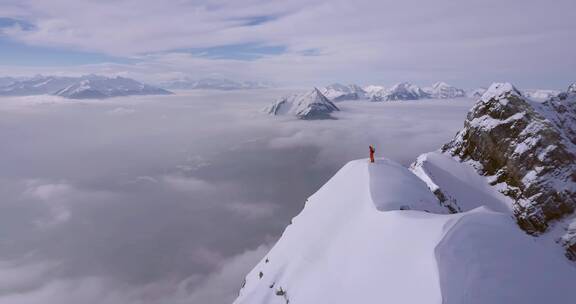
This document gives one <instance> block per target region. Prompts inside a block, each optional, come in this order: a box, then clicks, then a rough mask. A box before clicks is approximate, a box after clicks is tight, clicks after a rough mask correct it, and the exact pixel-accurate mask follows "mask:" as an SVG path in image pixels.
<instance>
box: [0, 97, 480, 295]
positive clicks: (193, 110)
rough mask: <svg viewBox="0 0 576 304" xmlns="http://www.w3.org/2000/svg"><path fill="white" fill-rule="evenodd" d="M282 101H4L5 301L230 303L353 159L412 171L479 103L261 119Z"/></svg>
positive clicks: (345, 105)
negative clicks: (373, 157)
mask: <svg viewBox="0 0 576 304" xmlns="http://www.w3.org/2000/svg"><path fill="white" fill-rule="evenodd" d="M285 93H286V91H284V90H280V89H275V90H258V91H240V92H215V91H194V92H178V94H176V95H174V96H160V97H158V96H150V97H123V98H115V99H110V100H98V101H96V100H95V101H69V100H64V99H60V98H56V97H49V96H34V97H14V98H2V99H1V100H0V142H1V143H2V144H0V156H1V157H0V164H1V165H0V168H1V169H0V197H1V198H2V199H1V200H0V304H20V303H59V304H68V303H69V304H76V303H84V304H91V303H99V304H102V303H104V304H116V303H118V304H120V303H122V304H136V303H143V304H144V303H203V304H211V303H230V302H232V301H233V299H234V298H235V296H236V294H237V292H238V289H239V288H240V286H241V283H242V280H243V277H244V275H245V274H246V273H247V272H248V271H249V270H250V268H251V267H252V266H253V265H254V264H255V263H256V262H257V261H258V260H259V259H261V258H262V257H263V256H264V255H265V254H266V252H267V250H268V249H269V248H270V246H271V245H272V244H273V243H274V241H275V240H276V239H277V238H278V237H279V235H280V234H281V233H282V231H283V229H284V227H285V226H286V225H287V224H288V223H289V222H290V219H291V218H292V217H294V216H295V215H296V214H297V213H298V212H299V211H300V210H301V208H302V207H303V204H304V202H305V200H306V198H307V197H308V196H309V195H311V194H312V193H313V192H314V191H315V190H317V189H318V188H319V187H320V186H321V185H322V184H323V183H324V182H326V180H327V179H328V178H330V176H332V175H333V174H334V173H335V172H336V171H337V170H338V169H339V168H340V167H341V166H342V165H343V164H344V163H346V162H347V161H349V160H352V159H356V158H364V157H366V156H367V150H368V145H369V144H374V145H375V146H376V149H377V156H385V157H389V158H391V159H393V160H396V161H398V162H400V163H402V164H404V165H408V164H410V163H411V162H412V161H413V160H414V159H415V158H416V157H417V156H418V155H419V154H420V153H423V152H427V151H431V150H435V149H438V148H439V147H440V146H441V145H442V144H443V143H445V142H447V141H448V140H449V139H450V138H451V137H452V136H454V134H455V133H456V132H457V130H458V129H459V128H461V126H462V125H463V121H464V117H465V114H466V112H467V111H468V109H469V108H470V107H471V105H472V101H471V100H467V99H458V100H444V101H440V100H436V101H433V100H424V101H414V102H412V101H410V102H408V101H405V102H389V103H369V102H367V101H348V102H341V103H338V106H340V107H341V109H342V110H343V111H342V112H340V113H337V114H336V115H335V116H336V118H337V119H336V120H322V121H299V120H295V119H292V118H278V117H269V116H266V115H263V114H262V113H260V112H259V110H260V109H261V108H262V107H263V106H265V105H267V104H268V103H270V102H272V101H274V99H275V98H277V97H279V96H280V95H282V94H285Z"/></svg>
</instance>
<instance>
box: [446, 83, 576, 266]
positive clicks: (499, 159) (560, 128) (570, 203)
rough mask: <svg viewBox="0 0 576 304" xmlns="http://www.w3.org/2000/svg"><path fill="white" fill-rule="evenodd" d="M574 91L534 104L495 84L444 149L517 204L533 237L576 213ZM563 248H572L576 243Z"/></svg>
mask: <svg viewBox="0 0 576 304" xmlns="http://www.w3.org/2000/svg"><path fill="white" fill-rule="evenodd" d="M575 88H576V86H574V85H572V86H570V88H569V90H568V91H567V92H565V93H562V94H560V95H559V96H558V97H554V98H552V99H549V100H548V101H546V102H544V103H535V102H532V101H530V100H527V99H526V98H524V97H523V96H522V94H521V93H520V92H519V91H518V90H517V89H516V88H514V86H512V85H511V84H509V83H496V84H493V85H492V86H491V87H490V88H489V89H488V90H487V91H486V93H485V94H484V95H483V96H482V98H481V99H480V101H479V102H478V103H477V104H476V105H475V106H474V107H473V108H472V110H471V111H470V112H469V113H468V116H467V119H466V121H465V124H464V128H463V129H462V130H461V131H460V132H459V133H458V134H457V135H456V137H455V138H454V140H452V141H451V142H450V143H448V144H446V145H445V146H444V147H443V148H442V150H443V152H445V153H449V154H451V155H453V156H455V157H457V158H459V159H460V160H462V161H471V162H472V163H474V165H475V167H476V169H477V170H478V172H479V173H480V174H482V175H486V176H492V177H493V179H492V180H493V184H494V185H496V184H499V186H502V187H499V189H502V190H501V192H502V193H504V194H505V195H507V196H509V197H511V198H513V200H514V201H515V203H514V215H515V217H516V220H517V222H518V224H519V225H520V227H521V228H522V229H524V230H525V231H526V232H528V233H531V234H539V233H542V232H544V231H546V230H547V229H548V227H549V225H550V223H551V222H552V221H554V220H557V219H560V218H563V217H565V216H567V215H569V214H571V213H573V211H574V209H575V207H576V92H575V91H574V89H575ZM575 235H576V233H575ZM572 241H574V242H572ZM564 243H565V244H567V245H568V247H569V246H573V244H574V243H576V239H575V238H570V237H567V238H565V240H564ZM570 244H572V245H570ZM574 249H576V248H574ZM574 252H576V250H574ZM574 256H575V257H576V255H574Z"/></svg>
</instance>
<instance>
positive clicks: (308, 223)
mask: <svg viewBox="0 0 576 304" xmlns="http://www.w3.org/2000/svg"><path fill="white" fill-rule="evenodd" d="M438 205H439V202H438V201H437V199H436V198H435V196H434V195H433V194H432V193H431V192H430V190H429V189H428V187H427V186H426V183H425V182H423V181H422V180H421V179H419V178H418V177H417V176H416V175H415V174H414V173H412V172H411V171H409V170H408V169H406V168H404V167H402V166H400V165H399V164H397V163H395V162H393V161H390V160H387V159H378V160H377V162H376V163H375V164H370V163H369V162H368V161H367V160H356V161H352V162H350V163H348V164H347V165H345V166H344V167H343V168H342V169H341V170H340V171H338V173H337V174H336V175H335V176H334V177H332V178H331V179H330V180H329V181H328V182H327V183H326V184H325V185H324V186H323V187H322V188H320V189H319V190H318V191H317V192H316V193H315V194H314V195H312V196H311V197H310V198H309V200H308V201H307V203H306V206H305V207H304V210H303V211H302V212H301V213H300V214H299V215H298V216H296V217H295V218H294V219H293V222H292V224H291V225H289V226H288V227H287V228H286V230H285V231H284V233H283V235H282V237H281V238H280V240H279V241H278V242H277V243H276V245H275V246H274V247H273V248H272V250H271V251H270V252H269V253H268V254H267V255H266V256H265V257H264V259H263V260H262V261H260V263H258V264H257V265H256V267H255V268H254V269H253V270H252V271H251V272H250V273H249V274H248V275H247V277H246V281H245V285H244V287H243V288H242V289H241V290H240V294H239V297H238V298H237V300H236V301H235V302H234V303H235V304H264V303H266V304H268V303H269V304H276V303H278V304H285V303H293V304H294V303H296V304H318V303H331V304H338V303H343V304H344V303H345V304H349V303H362V304H369V303H395V304H399V303H410V304H411V303H414V304H426V303H438V304H440V303H442V304H462V303H466V304H477V303H478V304H480V303H490V304H510V303H523V304H526V303H573V295H574V292H573V290H572V289H573V288H572V287H571V285H573V282H576V271H574V269H573V268H572V266H571V265H570V264H569V262H568V260H567V259H565V258H564V257H563V256H562V254H561V253H560V251H554V250H551V249H549V247H548V248H547V247H545V246H543V245H542V244H540V243H539V242H538V241H537V240H536V239H534V238H532V237H530V236H528V235H526V234H525V233H524V232H522V231H521V230H520V229H519V228H517V226H516V224H515V223H514V221H513V219H512V218H511V217H510V216H508V215H506V214H505V213H498V212H496V211H492V210H490V209H488V208H486V207H479V208H475V209H473V210H471V211H467V212H463V213H458V214H437V213H431V212H434V211H437V210H438V209H437V207H438ZM407 207H408V208H410V209H412V210H400V209H408V208H407ZM424 210H427V211H430V212H427V211H424ZM512 253H513V254H512Z"/></svg>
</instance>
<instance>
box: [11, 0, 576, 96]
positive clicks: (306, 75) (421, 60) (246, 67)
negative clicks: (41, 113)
mask: <svg viewBox="0 0 576 304" xmlns="http://www.w3.org/2000/svg"><path fill="white" fill-rule="evenodd" d="M574 11H576V2H574V1H572V0H570V1H569V0H558V1H555V2H554V5H551V4H549V3H545V2H541V1H522V0H507V1H496V0H487V1H483V2H481V3H480V2H479V3H476V2H470V3H465V4H464V3H463V4H461V5H454V3H453V1H450V0H439V1H436V2H434V3H430V2H428V1H424V0H408V1H388V0H385V1H373V0H356V1H350V0H332V1H327V0H307V1H304V0H292V1H282V2H277V1H274V2H270V1H265V0H238V1H233V2H221V1H211V0H198V1H172V2H166V3H164V2H159V1H153V0H122V1H114V0H110V1H77V0H54V1H42V0H18V1H16V0H4V1H2V2H1V3H0V12H2V13H1V14H0V67H2V71H3V72H2V73H3V74H19V75H21V74H26V73H28V74H36V73H37V72H41V73H51V72H58V73H66V72H71V73H84V72H85V73H108V74H114V73H117V74H123V75H127V76H130V77H134V78H137V79H140V80H144V81H149V82H156V81H164V80H168V79H170V78H174V77H182V76H187V77H192V78H202V77H203V76H214V75H217V76H221V77H225V78H232V79H237V80H263V81H272V82H276V83H284V84H287V85H293V84H297V85H306V86H309V85H323V84H327V83H331V82H354V83H359V84H381V85H392V84H394V83H397V82H401V81H411V82H414V83H417V84H421V85H426V84H430V83H434V82H436V81H439V80H442V81H446V82H449V83H452V84H455V85H458V86H462V87H477V86H487V85H489V83H490V82H492V81H510V82H513V83H516V84H517V85H518V86H520V87H525V88H535V87H543V88H564V87H565V86H566V85H567V84H568V83H570V82H571V81H574V79H570V78H571V77H574V76H573V71H574V70H575V69H576V56H573V54H574V53H576V41H575V39H570V38H569V37H574V35H575V33H576V18H573V12H574ZM536 21H537V22H536ZM552 46H553V47H552Z"/></svg>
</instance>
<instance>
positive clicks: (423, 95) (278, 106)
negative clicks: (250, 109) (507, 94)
mask: <svg viewBox="0 0 576 304" xmlns="http://www.w3.org/2000/svg"><path fill="white" fill-rule="evenodd" d="M486 91H487V89H486V88H477V89H473V90H469V91H466V90H464V89H461V88H457V87H455V86H452V85H449V84H447V83H445V82H437V83H435V84H433V85H432V86H430V87H419V86H417V85H414V84H412V83H409V82H401V83H398V84H396V85H393V86H392V87H390V88H386V87H384V86H380V85H368V86H365V87H361V86H359V85H355V84H349V85H343V84H339V83H334V84H331V85H329V86H326V87H323V88H319V89H316V88H315V89H314V90H313V91H311V92H308V93H305V94H300V95H293V96H286V97H282V98H280V99H279V100H278V101H276V102H274V104H272V105H271V106H269V107H267V108H266V112H267V113H268V114H269V115H275V116H279V115H293V116H296V117H298V118H300V119H317V118H322V119H324V118H327V117H330V113H332V112H334V111H338V110H339V109H338V108H337V107H336V105H334V102H341V101H347V100H365V101H372V102H383V101H398V100H421V99H454V98H463V97H468V98H474V99H479V98H481V97H482V95H484V93H485V92H486ZM559 93H560V92H559V91H555V90H525V91H523V92H522V93H521V94H522V96H524V97H526V98H528V99H531V100H534V101H545V100H548V99H550V98H552V97H555V96H557V95H558V94H559ZM332 105H333V106H332ZM287 109H289V110H287ZM303 113H306V114H303Z"/></svg>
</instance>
